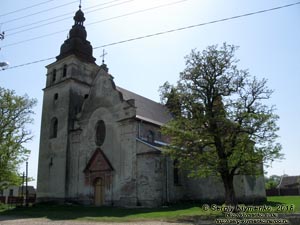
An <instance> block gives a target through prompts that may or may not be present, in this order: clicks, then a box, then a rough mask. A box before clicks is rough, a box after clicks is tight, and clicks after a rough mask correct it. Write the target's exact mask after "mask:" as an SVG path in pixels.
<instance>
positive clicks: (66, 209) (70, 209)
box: [0, 203, 201, 222]
mask: <svg viewBox="0 0 300 225" xmlns="http://www.w3.org/2000/svg"><path fill="white" fill-rule="evenodd" d="M194 207H201V205H199V204H193V203H184V204H178V205H171V206H165V207H159V208H120V207H112V206H111V207H109V206H103V207H95V206H82V205H56V204H37V205H34V206H31V207H16V208H13V209H7V210H5V211H3V212H0V221H1V220H2V221H3V220H10V219H16V218H47V219H50V220H76V219H79V220H80V219H87V220H94V221H96V220H97V221H100V220H101V221H116V222H118V221H133V220H147V219H149V220H155V219H161V218H164V219H167V220H170V221H172V220H174V218H178V213H177V212H179V211H181V210H189V209H192V208H194ZM193 210H194V211H195V209H193ZM1 217H2V218H3V219H1ZM175 220H176V219H175Z"/></svg>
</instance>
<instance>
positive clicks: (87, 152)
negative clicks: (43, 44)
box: [37, 9, 265, 207]
mask: <svg viewBox="0 0 300 225" xmlns="http://www.w3.org/2000/svg"><path fill="white" fill-rule="evenodd" d="M74 21H75V24H74V25H73V26H72V28H71V30H70V32H69V37H68V38H67V40H65V41H64V43H63V44H62V46H61V48H60V53H59V55H58V56H57V57H56V61H55V62H53V63H51V64H50V65H48V66H47V67H46V68H47V74H46V87H45V88H44V89H43V91H44V97H43V109H42V122H41V136H40V150H39V165H38V180H37V199H38V202H49V201H51V202H61V203H65V202H77V203H82V204H87V205H115V206H123V207H136V206H145V207H154V206H160V205H163V204H167V203H169V202H176V201H181V200H202V201H206V200H210V201H212V200H222V199H224V188H223V185H222V183H221V182H219V181H217V180H216V179H215V178H203V179H197V180H195V179H189V178H187V177H186V176H185V174H184V172H181V171H178V169H177V168H176V166H174V161H172V160H171V159H170V158H169V157H167V156H166V155H165V154H163V152H162V151H163V150H162V146H164V145H166V144H167V143H168V138H167V137H164V136H163V135H162V134H161V133H160V127H161V126H162V125H163V124H165V123H167V122H168V121H170V120H171V119H172V116H171V115H170V113H169V111H168V109H167V108H166V106H164V105H162V104H159V103H157V102H154V101H152V100H150V99H147V98H145V97H143V96H140V95H138V94H135V93H133V92H131V91H129V90H126V89H124V88H121V87H118V86H116V84H115V83H114V81H113V76H112V75H111V74H109V72H108V68H107V66H106V65H105V64H104V63H103V64H102V65H100V66H99V65H97V64H96V63H95V61H96V59H95V58H94V57H93V48H92V45H91V43H90V42H89V41H88V40H87V33H86V30H85V27H84V25H83V23H84V21H85V18H84V14H83V12H82V10H81V9H79V10H78V11H77V12H76V14H75V16H74ZM235 188H236V195H237V197H238V198H239V199H244V200H254V199H256V200H259V199H264V198H265V189H264V180H263V177H259V178H255V177H250V176H240V177H238V178H237V179H236V180H235Z"/></svg>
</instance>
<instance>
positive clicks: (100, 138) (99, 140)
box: [95, 120, 106, 146]
mask: <svg viewBox="0 0 300 225" xmlns="http://www.w3.org/2000/svg"><path fill="white" fill-rule="evenodd" d="M105 134H106V130H105V124H104V121H103V120H100V121H98V123H97V125H96V137H95V142H96V145H97V146H101V145H102V144H103V142H104V139H105Z"/></svg>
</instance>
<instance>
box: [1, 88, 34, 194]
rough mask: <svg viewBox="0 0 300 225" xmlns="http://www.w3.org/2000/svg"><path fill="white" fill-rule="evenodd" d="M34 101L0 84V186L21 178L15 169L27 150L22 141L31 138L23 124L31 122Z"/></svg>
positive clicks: (3, 186) (26, 153) (25, 158)
mask: <svg viewBox="0 0 300 225" xmlns="http://www.w3.org/2000/svg"><path fill="white" fill-rule="evenodd" d="M35 104H36V100H35V99H29V98H28V96H27V95H25V96H17V95H16V94H15V92H14V91H12V90H8V89H4V88H1V87H0V189H3V188H5V187H6V186H8V185H11V184H20V182H21V176H20V174H19V172H18V169H19V166H20V164H21V163H23V162H24V161H26V160H27V158H28V156H29V154H30V151H29V150H28V149H26V148H25V147H24V146H23V144H25V143H26V142H28V141H29V140H31V139H32V135H31V131H29V130H27V129H26V125H27V124H30V123H32V122H33V119H32V118H31V115H32V114H33V113H34V112H33V111H32V108H33V107H34V106H35Z"/></svg>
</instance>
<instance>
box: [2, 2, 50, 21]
mask: <svg viewBox="0 0 300 225" xmlns="http://www.w3.org/2000/svg"><path fill="white" fill-rule="evenodd" d="M52 1H54V0H48V1H44V2H41V3H38V4H35V5H31V6H27V7H25V8H21V9H17V10H15V11H12V12H8V13H4V14H2V15H0V17H2V16H7V15H10V14H13V13H16V12H20V11H23V10H26V9H30V8H34V7H36V6H39V5H43V4H46V3H48V2H52Z"/></svg>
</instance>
